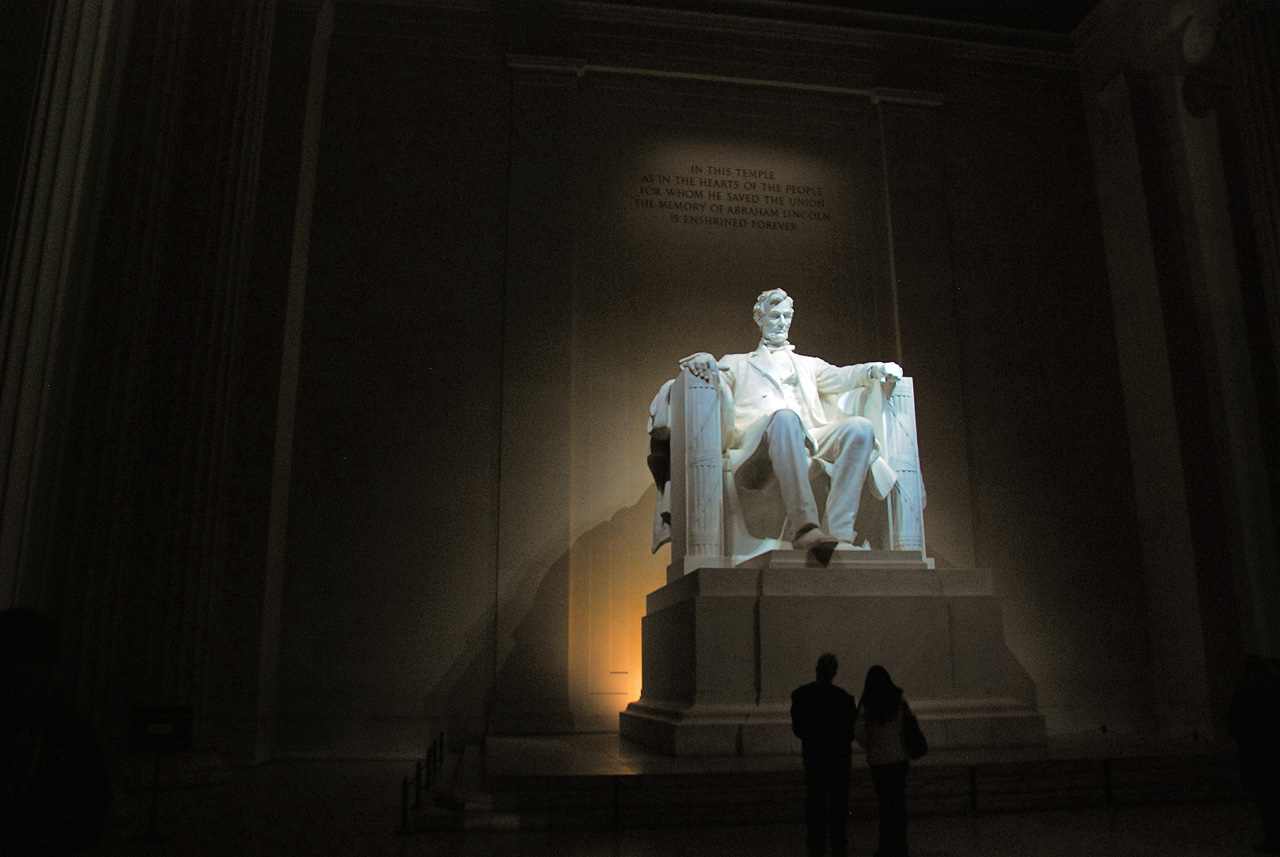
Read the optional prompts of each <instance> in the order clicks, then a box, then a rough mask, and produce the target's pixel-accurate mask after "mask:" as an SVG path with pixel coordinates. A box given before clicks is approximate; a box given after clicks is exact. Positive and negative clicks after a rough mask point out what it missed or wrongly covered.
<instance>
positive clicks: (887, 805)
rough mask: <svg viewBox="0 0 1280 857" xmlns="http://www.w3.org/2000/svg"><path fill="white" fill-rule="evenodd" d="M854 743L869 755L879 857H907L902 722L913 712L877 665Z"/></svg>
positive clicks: (867, 686)
mask: <svg viewBox="0 0 1280 857" xmlns="http://www.w3.org/2000/svg"><path fill="white" fill-rule="evenodd" d="M858 709H859V717H858V721H857V726H856V727H855V728H854V740H856V741H857V742H858V744H859V745H861V746H862V747H863V748H865V749H866V751H867V764H868V765H870V766H871V783H872V785H874V786H875V790H876V800H877V801H878V802H879V804H880V849H879V851H877V852H876V853H877V854H878V855H879V857H907V767H908V765H909V762H908V761H907V751H906V749H905V748H904V747H903V744H902V719H903V716H904V715H905V714H907V713H908V712H909V711H910V709H909V708H908V707H907V701H906V700H905V699H903V698H902V688H900V687H898V686H897V685H895V684H894V683H893V679H891V678H889V671H888V670H886V669H885V668H884V667H882V666H880V665H879V664H876V665H875V666H873V667H872V668H871V669H869V670H867V679H866V682H865V683H863V685H862V701H861V702H860V703H859V704H858Z"/></svg>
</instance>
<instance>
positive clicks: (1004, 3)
mask: <svg viewBox="0 0 1280 857" xmlns="http://www.w3.org/2000/svg"><path fill="white" fill-rule="evenodd" d="M810 2H811V3H812V4H813V5H816V6H832V7H843V8H846V9H863V10H866V11H869V12H892V13H895V14H899V15H915V16H918V17H921V18H938V19H941V20H944V21H960V22H963V23H966V24H985V25H988V26H997V27H1013V28H1014V29H1018V30H1042V31H1045V32H1050V33H1070V32H1071V31H1072V30H1074V29H1075V28H1076V26H1077V25H1078V24H1079V23H1080V22H1081V21H1082V20H1084V17H1085V15H1087V14H1089V11H1090V10H1091V9H1092V8H1093V7H1094V6H1095V5H1097V3H1098V0H919V2H913V3H904V2H902V0H810Z"/></svg>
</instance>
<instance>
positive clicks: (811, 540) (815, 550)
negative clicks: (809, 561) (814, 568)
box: [791, 527, 840, 565]
mask: <svg viewBox="0 0 1280 857" xmlns="http://www.w3.org/2000/svg"><path fill="white" fill-rule="evenodd" d="M838 544H840V542H839V540H838V539H836V537H835V536H829V535H827V534H826V533H824V532H823V531H822V530H820V529H818V528H817V527H814V528H813V529H811V530H808V531H806V532H804V533H802V534H800V535H799V536H797V537H796V538H795V539H794V540H793V541H792V542H791V547H793V548H795V549H796V550H798V551H809V552H810V553H812V554H813V558H814V559H816V560H817V561H818V562H819V563H821V564H822V565H826V564H827V563H828V562H830V561H831V554H833V553H835V550H836V545H838Z"/></svg>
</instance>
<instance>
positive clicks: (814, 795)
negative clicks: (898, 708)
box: [791, 652, 858, 857]
mask: <svg viewBox="0 0 1280 857" xmlns="http://www.w3.org/2000/svg"><path fill="white" fill-rule="evenodd" d="M838 667H839V662H838V661H836V656H835V655H833V654H831V653H830V652H828V653H826V654H824V655H822V656H821V657H820V658H818V666H817V668H816V673H817V680H816V681H813V682H810V683H809V684H806V685H803V686H801V687H798V688H796V689H795V690H794V691H792V693H791V731H792V732H794V733H796V737H797V738H799V739H800V746H801V751H802V753H803V755H804V779H805V786H806V794H805V813H804V817H805V828H806V835H805V843H806V844H807V845H808V848H809V854H810V857H822V855H823V854H825V853H826V852H827V845H828V844H830V846H831V853H832V855H834V857H844V855H846V854H848V853H849V835H848V832H847V831H846V829H845V823H846V821H847V818H848V815H849V775H850V770H851V768H852V764H853V727H854V723H855V722H856V721H857V719H858V705H857V703H856V702H855V701H854V698H853V696H852V695H851V694H850V693H849V692H848V691H846V690H845V689H844V688H842V687H839V686H837V685H835V684H832V681H831V680H832V679H834V678H835V676H836V670H837V668H838Z"/></svg>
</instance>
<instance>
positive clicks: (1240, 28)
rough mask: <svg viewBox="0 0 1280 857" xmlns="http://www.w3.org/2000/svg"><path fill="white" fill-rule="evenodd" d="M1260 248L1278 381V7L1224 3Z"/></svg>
mask: <svg viewBox="0 0 1280 857" xmlns="http://www.w3.org/2000/svg"><path fill="white" fill-rule="evenodd" d="M1219 33H1220V40H1221V45H1222V53H1223V56H1224V58H1225V60H1226V62H1227V65H1228V67H1229V68H1230V72H1231V77H1232V83H1233V84H1234V85H1233V87H1232V97H1233V101H1234V106H1235V118H1236V122H1237V123H1238V127H1239V131H1240V148H1241V154H1242V155H1243V166H1244V171H1245V175H1246V184H1247V187H1248V194H1249V203H1250V213H1251V215H1252V220H1253V228H1254V234H1255V236H1256V240H1257V244H1258V257H1259V268H1260V272H1259V273H1260V275H1261V280H1262V289H1263V293H1264V295H1265V300H1266V311H1267V317H1268V318H1267V320H1268V325H1267V327H1268V330H1269V331H1270V334H1271V337H1270V338H1271V347H1272V357H1273V360H1274V366H1275V377H1280V86H1277V84H1276V81H1278V80H1280V4H1277V3H1276V2H1275V0H1225V2H1224V3H1223V8H1222V22H1221V24H1220V26H1219Z"/></svg>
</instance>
